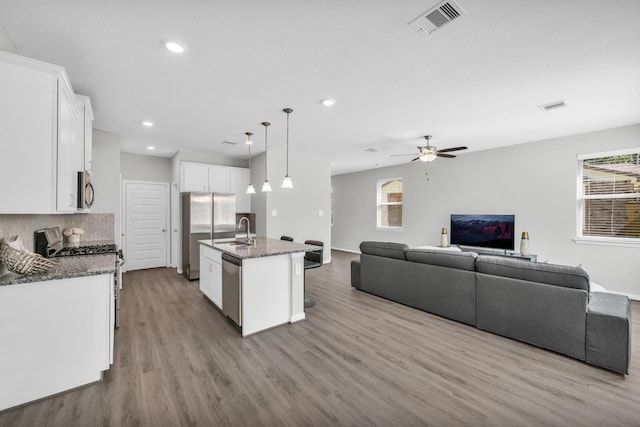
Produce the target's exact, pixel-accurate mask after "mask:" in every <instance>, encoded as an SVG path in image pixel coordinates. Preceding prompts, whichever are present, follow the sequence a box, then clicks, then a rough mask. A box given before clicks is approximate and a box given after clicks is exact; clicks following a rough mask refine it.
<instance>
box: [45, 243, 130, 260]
mask: <svg viewBox="0 0 640 427" xmlns="http://www.w3.org/2000/svg"><path fill="white" fill-rule="evenodd" d="M116 252H117V246H116V244H115V243H112V242H109V241H94V242H82V243H79V244H73V243H68V244H65V245H62V246H61V247H60V248H59V249H56V250H55V251H54V252H52V253H51V254H49V258H57V257H65V256H77V255H100V254H115V253H116Z"/></svg>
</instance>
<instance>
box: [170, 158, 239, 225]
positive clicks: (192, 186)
mask: <svg viewBox="0 0 640 427" xmlns="http://www.w3.org/2000/svg"><path fill="white" fill-rule="evenodd" d="M249 172H250V171H249V169H246V168H236V167H231V166H219V165H209V164H204V163H191V162H182V163H181V164H180V192H182V193H184V192H189V191H193V192H204V193H234V194H235V195H236V212H242V213H245V212H251V195H250V194H247V193H246V189H247V184H249Z"/></svg>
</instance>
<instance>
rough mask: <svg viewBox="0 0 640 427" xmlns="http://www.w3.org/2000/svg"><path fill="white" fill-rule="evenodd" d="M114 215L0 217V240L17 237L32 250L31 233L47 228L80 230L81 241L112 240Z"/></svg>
mask: <svg viewBox="0 0 640 427" xmlns="http://www.w3.org/2000/svg"><path fill="white" fill-rule="evenodd" d="M114 222H115V215H114V214H112V213H93V214H92V213H88V214H72V215H0V238H2V237H5V236H14V235H16V234H17V235H19V236H20V237H22V241H23V242H24V246H25V248H27V249H28V250H30V251H33V250H34V241H33V232H34V231H36V230H40V229H42V228H47V227H55V226H56V225H57V226H59V227H60V229H61V230H64V229H65V228H69V227H76V228H81V229H83V230H84V231H85V234H83V235H82V240H84V241H90V240H114V237H115V235H114Z"/></svg>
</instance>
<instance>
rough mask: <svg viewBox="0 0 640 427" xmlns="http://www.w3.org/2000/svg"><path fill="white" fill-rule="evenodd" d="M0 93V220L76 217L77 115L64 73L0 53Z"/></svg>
mask: <svg viewBox="0 0 640 427" xmlns="http://www.w3.org/2000/svg"><path fill="white" fill-rule="evenodd" d="M0 93H1V94H2V96H0V141H2V146H3V148H2V150H3V151H2V159H3V162H2V167H0V194H2V197H1V198H0V214H5V213H10V214H50V213H65V212H75V211H76V210H77V208H76V206H77V201H76V200H77V199H76V192H77V173H78V170H77V169H76V160H75V159H77V158H79V157H78V138H77V121H78V120H79V118H80V115H79V111H78V107H77V103H76V102H75V98H74V95H73V90H72V89H71V84H70V83H69V79H68V77H67V74H66V72H65V71H64V68H62V67H58V66H55V65H51V64H46V63H44V62H40V61H36V60H33V59H29V58H25V57H22V56H19V55H14V54H11V53H8V52H2V51H0ZM25 173H26V174H27V175H26V176H25Z"/></svg>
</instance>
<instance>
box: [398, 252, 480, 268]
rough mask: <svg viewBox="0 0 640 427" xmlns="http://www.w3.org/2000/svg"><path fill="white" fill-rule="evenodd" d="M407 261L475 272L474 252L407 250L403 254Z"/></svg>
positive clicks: (475, 255)
mask: <svg viewBox="0 0 640 427" xmlns="http://www.w3.org/2000/svg"><path fill="white" fill-rule="evenodd" d="M405 256H406V257H407V261H412V262H420V263H422V264H431V265H438V266H440V267H449V268H457V269H460V270H468V271H475V269H476V257H477V256H478V255H477V254H476V253H474V252H449V251H439V250H431V249H409V250H407V251H406V252H405Z"/></svg>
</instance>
